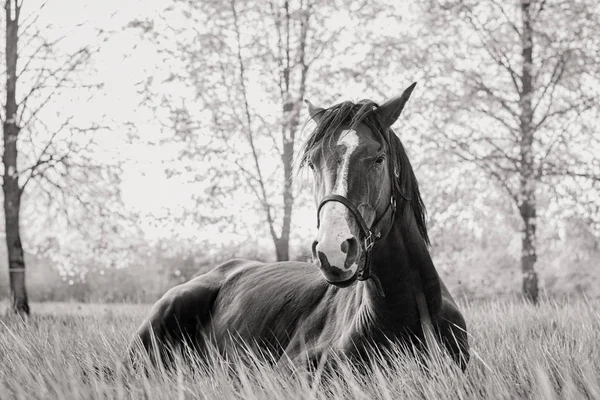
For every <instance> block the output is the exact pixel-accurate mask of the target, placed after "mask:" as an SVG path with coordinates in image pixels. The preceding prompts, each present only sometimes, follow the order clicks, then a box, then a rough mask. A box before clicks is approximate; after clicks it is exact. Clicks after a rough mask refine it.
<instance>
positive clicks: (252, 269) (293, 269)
mask: <svg viewBox="0 0 600 400" xmlns="http://www.w3.org/2000/svg"><path fill="white" fill-rule="evenodd" d="M415 85H416V82H415V83H413V84H412V85H411V86H409V87H408V88H407V89H406V90H405V91H404V92H403V93H402V94H401V95H400V96H397V97H394V98H392V99H390V100H388V101H386V102H385V103H384V104H383V105H381V106H378V105H377V104H376V103H374V102H373V101H370V100H361V101H359V102H357V103H353V102H350V101H345V102H342V103H339V104H336V105H334V106H332V107H330V108H327V109H324V108H320V107H316V106H314V105H313V104H312V103H310V102H309V101H306V104H307V106H308V111H309V115H310V118H311V119H313V120H314V121H315V122H316V129H315V130H314V131H313V132H312V134H311V135H310V137H309V138H308V140H307V141H306V143H305V144H304V146H303V147H302V148H301V151H300V159H299V160H300V162H299V165H300V167H301V168H303V167H308V168H310V170H311V171H312V175H313V182H314V183H313V194H314V198H315V203H316V205H317V227H318V233H317V237H316V239H315V240H314V242H313V243H312V246H311V250H312V262H295V261H285V262H266V263H265V262H258V261H251V260H245V259H234V260H230V261H228V262H225V263H223V264H221V265H219V266H217V267H216V268H214V269H212V270H211V271H210V272H207V273H205V274H202V275H199V276H197V277H196V278H193V279H192V280H190V281H188V282H186V283H183V284H181V285H179V286H176V287H174V288H172V289H171V290H169V291H168V292H167V293H166V294H165V295H164V296H163V297H162V298H161V299H160V300H158V302H156V303H155V304H154V306H153V307H152V308H151V310H150V312H149V314H148V316H147V318H146V319H145V320H144V321H143V323H142V324H141V325H140V327H139V329H138V330H137V333H136V334H135V337H134V339H133V341H132V342H131V345H130V347H129V353H130V354H133V352H134V351H135V349H136V348H138V349H139V346H140V345H141V346H142V351H144V350H145V351H146V352H147V355H149V356H150V359H151V360H152V362H153V363H155V364H162V365H165V366H167V367H168V366H169V365H171V364H172V363H173V351H175V350H174V349H178V348H179V349H181V346H182V345H185V344H188V345H190V347H191V348H192V349H193V351H194V352H197V354H199V355H201V356H202V355H206V351H207V350H206V349H208V348H209V347H211V348H212V349H216V350H217V351H218V352H219V353H222V354H228V353H229V352H231V351H235V350H236V349H239V347H240V346H242V345H248V346H250V347H251V348H252V349H253V351H256V354H259V353H264V354H269V356H270V360H273V362H275V363H279V362H283V360H288V361H290V362H292V363H293V364H306V363H308V364H309V365H314V364H315V363H319V362H321V358H322V357H323V356H324V355H325V354H333V355H339V356H342V357H344V358H345V359H351V360H356V361H357V362H367V360H369V357H370V356H372V355H373V351H374V350H384V349H389V348H390V346H392V345H393V344H400V345H403V346H404V345H406V346H408V347H409V348H412V349H415V348H416V349H418V350H419V349H423V350H425V351H426V349H427V347H428V346H429V345H432V342H434V344H435V343H437V344H438V345H439V344H441V346H440V347H441V348H445V349H447V351H448V353H449V355H450V356H451V358H452V360H454V362H455V363H456V364H457V365H458V366H460V368H462V369H463V371H464V370H465V368H466V366H467V363H468V361H469V345H468V338H467V330H466V324H465V319H464V318H463V315H462V314H461V312H460V310H459V308H458V307H457V305H456V302H455V301H454V299H453V298H452V296H451V294H450V292H449V291H448V289H447V288H446V286H445V285H444V284H443V282H442V281H441V279H440V277H439V275H438V273H437V271H436V269H435V267H434V264H433V262H432V259H431V257H430V254H429V251H428V246H429V238H428V235H427V227H426V223H425V222H426V221H425V206H424V204H423V201H422V199H421V195H420V192H419V186H418V183H417V179H416V177H415V174H414V171H413V168H412V166H411V164H410V162H409V159H408V156H407V154H406V151H405V149H404V146H403V145H402V143H401V141H400V139H399V138H398V136H397V135H396V134H395V132H394V131H393V130H392V128H391V126H392V124H394V123H395V122H396V120H397V119H398V117H399V116H400V113H401V112H402V110H403V108H404V106H405V104H406V102H407V101H408V99H409V97H410V95H411V93H412V91H413V89H414V87H415Z"/></svg>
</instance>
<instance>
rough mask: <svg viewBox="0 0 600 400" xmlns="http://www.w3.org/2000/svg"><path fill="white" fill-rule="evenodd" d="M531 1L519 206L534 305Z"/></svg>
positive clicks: (526, 286) (527, 288) (526, 281)
mask: <svg viewBox="0 0 600 400" xmlns="http://www.w3.org/2000/svg"><path fill="white" fill-rule="evenodd" d="M529 6H530V0H521V14H522V23H523V27H522V33H521V45H522V49H521V50H522V53H521V54H522V57H523V68H522V76H521V82H522V87H521V93H520V99H519V108H520V112H521V115H520V130H521V143H520V145H521V146H520V162H521V168H520V171H519V173H520V182H519V183H520V184H519V199H518V203H519V204H518V207H519V211H520V214H521V217H522V219H523V225H524V226H523V238H522V248H521V271H522V273H523V295H524V296H525V298H526V299H527V300H529V301H531V302H533V303H537V301H538V278H537V272H536V271H535V262H536V260H537V254H536V240H535V231H536V223H537V221H536V207H537V201H536V195H535V190H536V177H535V166H534V162H533V139H534V129H533V108H532V97H533V92H534V88H533V78H532V66H533V40H532V35H533V29H532V26H531V14H530V9H529Z"/></svg>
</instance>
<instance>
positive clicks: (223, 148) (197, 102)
mask: <svg viewBox="0 0 600 400" xmlns="http://www.w3.org/2000/svg"><path fill="white" fill-rule="evenodd" d="M365 4H366V2H360V1H357V2H352V4H351V9H349V10H347V11H346V12H347V13H348V18H351V17H354V18H356V17H357V16H358V17H359V18H360V15H361V13H364V12H371V11H369V10H370V8H369V7H366V6H365ZM337 5H338V4H337V3H336V2H316V1H314V0H299V1H289V0H284V1H280V0H273V1H266V2H241V1H238V0H227V1H225V0H213V1H208V2H201V3H199V2H195V1H179V2H176V4H175V5H174V6H173V7H171V8H170V11H171V12H177V11H178V12H181V13H182V14H183V15H184V16H185V17H186V20H187V23H186V24H178V27H173V24H170V23H169V22H168V21H163V25H166V28H165V27H162V26H161V28H157V27H156V24H158V22H157V21H136V22H134V23H132V26H135V27H141V28H142V29H143V30H144V32H145V33H146V34H148V35H150V37H152V39H153V40H154V41H162V43H161V45H162V46H163V48H162V52H163V53H165V54H168V55H169V59H170V61H171V62H172V60H174V59H175V60H178V61H180V63H181V64H183V68H181V69H176V68H173V69H172V72H171V75H170V76H169V77H168V78H167V80H168V81H169V82H171V83H172V85H173V86H172V87H175V85H176V84H180V83H182V82H183V83H184V86H186V87H191V88H193V93H192V94H191V96H190V95H189V94H188V95H187V98H186V99H185V101H175V99H174V96H172V95H168V96H166V97H164V98H163V99H162V101H160V106H159V108H166V109H168V110H169V111H170V115H171V126H169V127H168V128H169V129H172V130H174V131H175V132H176V135H177V138H178V140H179V141H181V142H183V143H185V148H184V150H183V151H182V158H183V159H187V160H188V162H190V163H193V164H194V165H188V169H189V170H196V169H198V168H204V173H203V174H198V176H197V181H200V182H202V183H203V184H204V189H203V192H204V195H202V196H200V197H199V203H201V204H200V206H201V207H202V208H209V205H210V206H211V207H212V209H211V210H214V209H219V208H222V203H223V202H224V201H225V200H224V199H227V198H228V197H237V198H238V199H240V198H244V197H247V196H246V195H245V192H247V191H250V192H251V193H252V194H253V196H254V198H255V199H256V200H257V201H258V204H259V208H258V210H257V211H258V213H260V214H261V215H262V220H263V221H264V222H266V226H267V230H268V233H269V236H270V239H271V240H272V242H273V245H274V248H275V254H276V258H277V259H278V260H288V259H289V258H290V233H291V226H292V212H293V208H294V203H295V196H296V193H294V186H293V178H294V172H293V156H294V152H295V149H296V147H297V140H298V135H299V129H300V127H301V113H302V112H303V111H302V110H303V109H304V103H303V100H304V98H305V97H306V94H307V92H308V90H309V87H308V84H307V82H308V79H309V76H311V77H312V78H313V81H312V85H311V87H312V91H315V92H316V90H315V89H316V88H317V87H318V86H319V84H322V82H324V81H325V79H326V78H324V77H325V76H327V75H329V74H328V73H322V72H323V71H324V70H326V69H327V70H329V71H330V70H331V69H333V67H330V64H333V62H331V60H332V59H333V55H334V54H343V53H344V51H346V50H347V49H348V48H349V47H350V46H351V44H350V43H348V44H346V45H341V42H340V41H339V40H338V39H339V36H340V34H341V32H343V31H344V26H343V25H342V26H335V24H334V26H333V27H330V26H331V23H330V22H331V20H332V18H331V17H330V15H332V14H333V13H332V10H334V9H336V8H337ZM371 8H372V7H371ZM340 13H342V11H340ZM353 13H354V14H353ZM340 15H341V14H340ZM337 25H339V23H338V24H337ZM158 32H161V33H158ZM163 32H168V33H169V34H170V35H171V36H173V37H174V38H175V39H174V41H175V45H174V46H173V44H172V42H173V39H171V40H169V39H166V38H165V34H164V33H163ZM335 44H337V45H338V47H336V48H335V51H334V45H335ZM173 47H174V48H175V49H173ZM173 71H175V72H173ZM316 71H319V72H320V73H319V74H316V73H315V72H316ZM311 74H312V75H311ZM171 91H172V90H171ZM321 93H328V94H327V97H329V96H330V95H331V94H333V93H335V92H334V91H330V92H321ZM320 97H321V98H320V99H319V100H320V101H326V100H327V99H323V96H322V95H321V96H320ZM149 98H154V96H149ZM195 110H204V112H202V113H199V112H197V111H195ZM198 162H200V163H202V165H203V167H199V165H198ZM180 169H181V168H180ZM238 204H239V203H238ZM247 206H248V207H252V205H251V204H248V203H247ZM239 207H240V209H237V210H235V212H236V213H239V212H240V211H242V208H245V207H242V206H239ZM214 214H216V213H214V212H213V214H212V215H214ZM213 219H214V218H213ZM205 220H206V219H205ZM228 222H230V223H231V220H228Z"/></svg>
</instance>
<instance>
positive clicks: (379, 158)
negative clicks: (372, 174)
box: [375, 156, 385, 164]
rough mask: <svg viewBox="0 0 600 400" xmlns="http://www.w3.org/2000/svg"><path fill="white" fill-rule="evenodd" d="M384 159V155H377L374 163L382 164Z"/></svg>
mask: <svg viewBox="0 0 600 400" xmlns="http://www.w3.org/2000/svg"><path fill="white" fill-rule="evenodd" d="M384 161H385V157H384V156H379V157H377V160H375V163H376V164H382V163H383V162H384Z"/></svg>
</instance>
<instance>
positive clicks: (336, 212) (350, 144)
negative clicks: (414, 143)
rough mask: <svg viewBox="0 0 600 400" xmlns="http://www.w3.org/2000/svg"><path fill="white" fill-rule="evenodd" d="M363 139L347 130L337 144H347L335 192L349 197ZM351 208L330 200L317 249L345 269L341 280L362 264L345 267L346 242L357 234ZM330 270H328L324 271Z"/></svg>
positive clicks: (347, 277) (322, 217) (335, 264)
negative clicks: (353, 160) (352, 162)
mask: <svg viewBox="0 0 600 400" xmlns="http://www.w3.org/2000/svg"><path fill="white" fill-rule="evenodd" d="M358 143H359V139H358V134H357V133H356V131H355V130H344V131H342V132H341V134H340V137H339V139H338V142H337V145H338V146H344V147H345V149H346V150H345V152H344V155H343V160H342V161H341V162H340V163H339V164H338V167H337V174H336V181H335V184H334V186H333V191H332V194H338V195H340V196H344V197H348V173H349V170H350V168H351V167H350V159H351V157H352V154H353V153H354V151H355V150H356V148H357V147H358ZM346 214H347V209H346V207H345V206H344V205H343V204H341V203H338V202H335V201H330V202H328V203H326V204H325V205H324V206H323V208H322V209H321V226H320V228H319V234H318V236H317V242H318V244H317V247H316V250H317V252H322V253H323V254H324V255H325V256H326V257H327V260H328V262H329V264H330V265H331V266H332V267H337V268H339V269H340V270H342V271H343V273H342V276H340V277H339V279H337V280H339V281H344V280H347V279H350V278H351V277H352V276H353V275H354V273H355V272H356V268H357V267H358V265H357V264H356V263H354V264H353V265H351V266H348V269H346V268H345V267H344V263H345V261H346V253H344V252H343V251H342V243H343V242H344V241H345V240H347V239H350V238H352V237H353V235H352V232H351V231H350V227H349V226H348V222H347V221H346ZM324 272H326V271H324Z"/></svg>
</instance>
